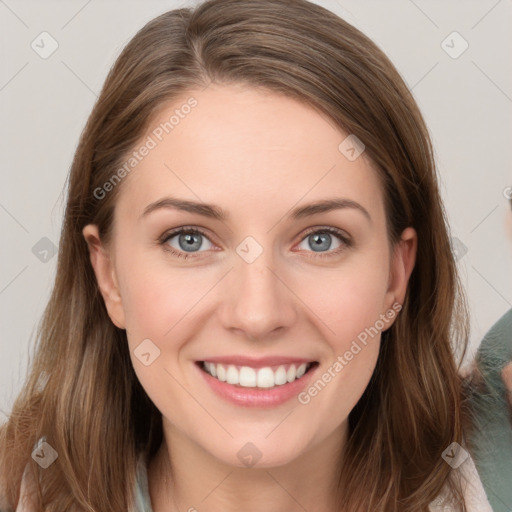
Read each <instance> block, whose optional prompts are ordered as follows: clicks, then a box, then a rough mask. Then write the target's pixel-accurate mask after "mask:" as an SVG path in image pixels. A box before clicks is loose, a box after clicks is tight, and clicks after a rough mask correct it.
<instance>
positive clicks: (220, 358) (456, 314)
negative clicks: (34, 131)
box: [0, 0, 489, 512]
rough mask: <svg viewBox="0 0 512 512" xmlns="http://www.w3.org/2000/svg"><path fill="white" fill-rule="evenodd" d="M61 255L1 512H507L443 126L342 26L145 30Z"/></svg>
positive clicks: (198, 16)
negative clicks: (457, 250)
mask: <svg viewBox="0 0 512 512" xmlns="http://www.w3.org/2000/svg"><path fill="white" fill-rule="evenodd" d="M324 249H327V250H324ZM59 250H60V253H59V262H58V269H57V277H56V282H55V287H54V290H53V294H52V297H51V299H50V303H49V305H48V308H47V310H46V312H45V316H44V319H43V322H42V325H41V331H40V342H39V346H38V353H37V357H36V359H35V361H34V364H33V367H32V369H31V373H30V375H29V378H28V381H27V384H26V386H25V387H24V389H23V391H22V393H21V394H20V396H19V398H18V400H17V401H16V403H15V406H14V408H13V411H12V415H11V417H10V419H9V421H8V422H7V423H6V425H4V426H3V429H2V431H1V437H0V441H1V444H0V446H1V450H0V451H1V457H2V459H1V461H0V467H1V468H2V470H1V473H2V475H3V493H4V494H5V502H6V505H5V507H6V508H11V509H14V508H15V507H16V504H17V506H18V509H17V510H23V507H27V509H30V508H29V507H31V509H32V510H43V508H44V510H47V511H53V510H59V511H62V510H98V511H104V510H109V511H119V512H120V511H126V510H153V511H154V512H161V511H164V510H166V511H170V510H171V511H174V510H189V511H190V510H201V511H202V510H204V511H206V510H207V511H214V510H225V511H227V510H232V509H235V508H236V509H240V508H242V507H243V509H244V510H269V511H271V510H315V511H317V512H322V511H332V510H340V511H341V510H343V511H345V510H347V511H360V510H361V511H363V510H364V511H366V510H379V511H380V510H382V511H424V510H446V507H450V510H478V511H484V510H489V509H488V508H486V507H488V503H487V500H486V498H485V494H482V492H483V491H482V487H481V483H480V481H479V479H478V476H477V474H476V473H475V470H474V465H473V463H472V461H471V458H467V452H465V450H464V448H463V445H464V441H465V435H464V426H463V425H464V417H463V413H462V411H463V408H462V405H461V404H462V400H463V395H462V385H461V379H460V377H459V375H458V373H457V368H458V365H457V362H456V360H455V358H454V356H453V353H452V349H451V343H454V344H455V345H456V346H457V347H459V348H462V349H463V348H464V340H466V339H467V317H466V307H465V302H464V297H463V295H462V291H461V289H460V284H459V280H458V277H457V274H456V266H455V262H454V259H453V257H452V253H451V248H450V242H449V234H448V229H447V224H446V218H445V213H444V209H443V205H442V202H441V198H440V195H439V190H438V185H437V179H436V170H435V163H434V158H433V152H432V148H431V142H430V139H429V136H428V132H427V129H426V127H425V124H424V121H423V119H422V116H421V114H420V112H419V110H418V107H417V105H416V103H415V102H414V100H413V98H412V96H411V94H410V92H409V91H408V90H407V87H406V85H405V84H404V82H403V80H402V79H401V77H400V76H399V74H398V72H397V71H396V70H395V68H394V67H393V65H392V64H391V62H390V61H389V60H388V59H387V57H386V56H385V55H384V54H383V53H382V52H381V51H380V50H379V49H378V48H377V47H376V45H375V44H373V43H372V42H371V41H370V40H369V39H368V38H367V37H365V36H364V35H363V34H362V33H361V32H359V31H358V30H356V29H355V28H354V27H352V26H351V25H349V24H348V23H346V22H345V21H343V20H342V19H340V18H338V17H337V16H335V15H334V14H332V13H330V12H329V11H327V10H325V9H323V8H321V7H319V6H316V5H314V4H311V3H308V2H306V1H302V0H301V1H293V2H292V1H287V0H279V1H269V0H248V1H244V2H238V1H235V0H212V1H208V2H205V3H203V4H201V5H199V6H198V7H197V8H196V9H195V10H189V9H179V10H175V11H170V12H167V13H165V14H163V15H161V16H159V17H158V18H156V19H155V20H153V21H151V22H150V23H148V24H147V25H146V26H145V27H144V28H143V29H142V30H141V31H140V32H139V33H138V34H137V35H136V36H135V37H134V38H133V39H132V40H131V41H130V43H129V44H128V45H127V47H126V48H125V49H124V51H123V52H122V54H121V55H120V57H119V58H118V59H117V61H116V63H115V65H114V67H113V69H112V70H111V72H110V74H109V76H108V77H107V80H106V83H105V85H104V88H103V90H102V92H101V94H100V97H99V99H98V102H97V104H96V105H95V107H94V109H93V112H92V113H91V116H90V118H89V120H88V122H87V125H86V127H85V130H84V132H83V134H82V137H81V140H80V144H79V147H78V149H77V152H76V154H75V158H74V161H73V165H72V168H71V172H70V179H69V190H68V202H67V208H66V213H65V219H64V225H63V231H62V237H61V242H60V249H59ZM196 253H197V254H196ZM23 474H24V477H23V478H22V475H23ZM20 481H23V489H22V491H21V494H22V496H23V497H24V498H23V499H21V500H19V502H18V490H19V485H20ZM37 487H40V489H39V490H37V491H34V489H37ZM33 491H34V492H33ZM478 493H480V496H478ZM25 498H26V500H25Z"/></svg>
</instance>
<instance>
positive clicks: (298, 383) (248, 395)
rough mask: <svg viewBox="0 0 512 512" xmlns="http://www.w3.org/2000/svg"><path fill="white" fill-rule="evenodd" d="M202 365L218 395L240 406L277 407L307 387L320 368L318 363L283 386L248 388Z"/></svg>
mask: <svg viewBox="0 0 512 512" xmlns="http://www.w3.org/2000/svg"><path fill="white" fill-rule="evenodd" d="M200 365H202V363H196V364H195V366H196V367H197V369H198V371H199V373H200V374H201V375H202V376H203V378H204V379H205V381H206V383H207V384H208V385H209V386H210V387H211V389H212V390H213V391H214V392H215V393H217V395H219V396H220V397H222V398H224V399H225V400H227V401H228V402H231V403H233V404H235V405H238V406H240V407H262V408H270V407H276V406H278V405H281V404H284V403H285V402H287V401H288V400H290V399H291V398H293V397H296V396H297V395H298V394H299V393H300V392H301V391H302V390H303V389H304V388H305V387H306V385H307V384H308V383H309V381H310V380H311V378H312V375H313V374H314V373H315V371H316V369H317V368H318V364H316V365H315V366H313V367H312V368H310V369H309V371H308V372H306V373H305V374H304V375H303V376H302V377H301V378H300V379H296V380H294V381H293V382H288V383H287V384H283V385H281V386H275V387H273V388H246V387H243V386H236V385H234V384H228V383H227V382H221V381H220V380H218V379H216V378H215V377H212V376H211V375H210V374H209V373H207V372H206V371H204V370H203V369H202V368H201V367H200Z"/></svg>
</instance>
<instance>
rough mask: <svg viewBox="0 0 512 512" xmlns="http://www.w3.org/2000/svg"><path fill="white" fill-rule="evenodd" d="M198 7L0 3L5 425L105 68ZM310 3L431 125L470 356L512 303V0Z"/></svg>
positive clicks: (0, 379)
mask: <svg viewBox="0 0 512 512" xmlns="http://www.w3.org/2000/svg"><path fill="white" fill-rule="evenodd" d="M242 1H243V0H242ZM194 3H195V2H185V1H181V2H176V1H170V0H167V1H160V0H158V1H157V0H152V1H142V0H141V1H137V2H134V1H106V0H101V1H100V0H89V1H87V0H81V1H75V0H68V1H60V2H57V1H44V2H43V1H23V0H0V33H1V45H0V51H1V63H2V66H1V69H0V108H1V130H2V131H1V134H0V135H1V137H0V144H1V151H0V155H1V164H0V169H1V176H0V225H1V229H2V231H1V233H2V239H1V249H0V254H1V260H0V321H1V339H0V421H1V420H3V419H4V418H5V416H6V414H7V413H8V411H9V410H10V408H11V406H12V403H13V400H14V398H15V396H16V394H17V393H18V392H19V390H20V389H21V386H22V382H23V377H24V375H25V372H26V369H27V364H28V362H29V359H30V358H29V349H32V348H33V345H34V338H33V334H34V328H35V326H36V324H37V322H38V321H39V318H40V316H41V314H42V312H43V309H44V306H45V304H46V301H47V299H48V296H49V292H50V288H51V284H52V281H53V278H54V275H55V269H56V260H57V258H56V257H53V258H52V257H51V252H49V253H48V254H47V255H46V258H48V261H46V262H44V261H41V259H40V258H41V257H42V255H41V254H40V255H39V256H40V257H39V258H38V257H37V256H36V254H34V252H33V251H32V248H33V247H34V245H35V244H37V243H38V242H39V241H40V240H41V238H43V237H47V238H48V239H49V240H51V241H52V242H53V243H54V244H55V245H56V246H57V245H58V241H59V232H60V226H61V219H62V212H63V199H64V196H63V187H64V182H65V179H66V176H67V173H68V170H69V167H70V164H71V160H72V156H73V153H74V151H75V148H76V145H77V142H78V138H79V135H80V132H81V130H82V128H83V126H84V124H85V121H86V119H87V116H88V115H89V113H90V111H91V109H92V106H93V102H94V101H95V99H96V96H97V94H98V93H99V91H100V88H101V86H102V84H103V81H104V79H105V77H106V74H107V72H108V69H109V68H110V66H111V65H112V64H113V62H114V60H115V58H116V56H117V55H118V54H119V52H120V51H121V49H122V48H123V46H124V45H125V44H126V43H127V42H128V40H129V39H130V38H131V37H132V36H133V35H134V34H135V32H136V31H137V30H138V29H139V28H141V27H142V26H143V25H144V24H145V23H146V22H147V21H149V20H150V19H152V18H154V17H155V16H157V15H158V14H161V13H162V12H165V11H167V10H170V9H174V8H177V7H181V6H189V5H193V4H194ZM317 3H319V4H321V5H323V6H324V7H327V8H329V9H331V10H332V11H334V12H336V13H337V14H339V15H340V16H341V17H343V18H345V19H346V20H347V21H348V22H349V23H352V24H353V25H355V26H356V27H358V28H359V29H361V30H362V31H363V32H364V33H365V34H366V35H368V36H369V37H370V38H371V39H373V40H374V41H375V42H376V43H377V44H378V45H379V46H380V47H381V48H382V49H383V50H384V51H385V53H387V55H388V56H389V57H390V58H391V60H392V61H393V62H394V64H395V65H396V67H397V68H398V70H399V72H400V73H401V75H402V76H403V77H404V79H405V80H406V82H407V84H408V85H409V87H410V88H412V90H413V93H414V96H415V98H416V100H417V102H418V104H419V106H420V109H421V110H422V112H423V114H424V116H425V119H426V122H427V125H428V127H429V130H430V132H431V135H432V138H433V142H434V146H435V150H436V155H437V162H438V167H439V172H440V177H441V188H442V194H443V198H444V200H445V204H446V208H447V211H448V216H449V221H450V225H451V229H452V235H453V236H454V237H455V238H457V239H458V240H459V241H460V243H459V242H457V246H458V247H459V248H460V247H465V248H467V253H466V254H465V255H464V256H463V257H461V258H460V259H459V261H458V265H459V268H460V270H461V274H462V278H463V282H464V283H465V286H466V290H467V295H468V298H469V302H470V306H471V311H472V324H471V327H472V333H471V347H472V352H474V350H475V349H476V347H477V346H478V343H479V342H480V340H481V338H482V336H483V335H484V334H485V332H486V331H487V329H488V328H489V327H490V326H491V325H492V324H493V323H494V322H495V321H496V320H497V319H498V318H499V317H500V316H501V315H502V314H503V313H504V312H505V311H507V310H508V309H509V308H510V307H512V279H511V278H512V272H511V269H512V265H511V260H512V244H511V241H512V220H511V217H512V212H511V210H510V207H509V205H508V203H507V200H506V198H505V196H506V193H507V192H506V190H507V187H509V186H512V172H511V169H510V162H511V156H512V154H511V153H512V149H511V146H512V138H511V134H512V129H511V128H512V73H511V65H510V63H511V62H512V38H511V37H510V33H511V26H512V23H511V21H512V1H511V0H499V1H496V0H485V1H484V0H479V1H460V0H459V1H454V0H451V1H441V0H437V1H425V0H414V2H413V1H412V0H400V1H386V2H382V1H361V0H340V1H339V2H337V1H335V0H326V1H317ZM43 31H46V32H48V33H49V34H51V36H52V37H53V38H54V39H55V40H56V41H57V42H58V49H57V50H56V51H55V52H54V53H53V54H52V55H51V56H50V57H48V58H47V59H43V58H41V57H40V56H39V55H38V54H37V53H36V52H35V51H34V50H33V49H32V47H31V43H32V41H34V40H36V43H37V41H40V38H38V36H39V35H40V34H41V32H43ZM453 31H457V32H458V33H459V34H460V35H461V36H462V38H464V40H465V41H467V43H468V44H469V47H468V49H467V50H466V51H465V52H464V53H462V55H460V56H459V57H458V58H452V57H451V56H450V55H448V53H446V51H445V49H443V46H442V42H443V41H446V42H445V43H444V47H445V48H446V45H448V46H451V47H452V48H451V50H449V51H451V52H452V53H453V52H455V51H457V50H459V49H460V48H462V46H461V44H463V42H462V41H461V40H460V39H457V37H458V36H456V37H455V39H454V38H453V36H452V37H449V38H448V39H446V38H447V37H448V36H449V35H450V34H451V33H452V32H453ZM40 45H41V43H40ZM47 48H48V46H47ZM39 243H41V242H39ZM36 247H37V246H36ZM35 252H37V251H35ZM461 254H462V253H461ZM43 256H44V255H43Z"/></svg>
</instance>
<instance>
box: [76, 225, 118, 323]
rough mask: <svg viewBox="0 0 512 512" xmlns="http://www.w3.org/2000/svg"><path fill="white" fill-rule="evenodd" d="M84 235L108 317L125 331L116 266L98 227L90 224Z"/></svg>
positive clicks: (84, 230) (83, 232)
mask: <svg viewBox="0 0 512 512" xmlns="http://www.w3.org/2000/svg"><path fill="white" fill-rule="evenodd" d="M82 234H83V236H84V238H85V241H86V242H87V246H88V247H89V256H90V258H91V264H92V267H93V269H94V273H95V274H96V280H97V281H98V287H99V289H100V293H101V295H102V297H103V300H104V301H105V306H106V308H107V312H108V316H109V317H110V319H111V320H112V322H113V323H114V325H115V326H117V327H119V328H120V329H125V328H126V324H125V315H124V309H123V303H122V300H121V294H120V293H119V286H118V283H117V280H116V276H115V269H114V265H113V263H112V259H111V257H110V255H109V253H108V251H107V250H106V248H105V247H104V246H103V245H102V243H101V240H100V236H99V232H98V226H96V225H95V224H88V225H87V226H85V227H84V229H83V230H82Z"/></svg>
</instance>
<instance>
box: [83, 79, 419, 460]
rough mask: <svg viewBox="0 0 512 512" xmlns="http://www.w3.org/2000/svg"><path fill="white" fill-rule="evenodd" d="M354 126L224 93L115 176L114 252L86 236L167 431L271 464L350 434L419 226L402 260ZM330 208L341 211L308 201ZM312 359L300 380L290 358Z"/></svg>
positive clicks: (286, 104)
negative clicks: (349, 130) (345, 128)
mask: <svg viewBox="0 0 512 512" xmlns="http://www.w3.org/2000/svg"><path fill="white" fill-rule="evenodd" d="M191 97H193V98H194V100H195V101H194V100H190V98H191ZM187 100H188V103H187ZM187 104H188V105H194V106H193V107H191V108H187V107H183V106H184V105H187ZM176 110H177V111H178V112H175V111H176ZM173 115H175V117H174V118H173V120H172V121H171V123H172V125H171V124H167V125H166V128H167V132H168V133H167V132H166V130H165V129H163V128H162V126H165V123H166V122H168V123H169V119H170V118H171V116H173ZM177 119H179V120H178V121H176V120H177ZM348 135H349V134H346V133H341V132H340V131H339V130H338V129H337V128H335V126H334V125H333V123H332V122H330V121H329V120H328V118H327V117H325V116H323V115H321V114H319V113H318V112H317V111H315V110H314V109H312V108H311V107H309V106H306V105H303V104H301V103H299V102H296V101H295V100H292V99H290V98H287V97H283V96H279V95H277V94H274V93H271V92H262V91H261V90H260V91H258V90H256V89H253V88H249V87H242V86H238V85H230V86H218V85H210V86H209V87H208V88H206V89H205V90H204V91H194V92H191V93H190V94H188V95H185V96H183V98H182V99H181V100H179V101H175V102H173V103H172V105H169V106H168V108H167V107H166V108H165V109H164V110H162V111H161V112H160V113H159V115H158V118H157V119H156V120H155V122H154V123H153V124H152V125H151V127H150V129H149V130H148V132H147V133H146V135H145V136H144V138H143V139H142V140H141V143H140V145H138V146H137V147H136V148H134V149H135V150H137V151H138V150H139V148H140V147H141V146H142V145H143V144H145V145H146V147H147V148H149V149H148V150H147V151H145V150H142V151H138V156H136V158H137V164H136V165H135V166H134V167H133V169H131V170H130V172H129V174H127V176H125V177H124V178H123V181H122V183H120V184H117V185H116V186H118V187H121V189H120V195H119V198H118V201H117V203H116V209H115V219H114V232H113V239H112V245H111V246H110V247H109V248H108V250H109V253H108V254H109V256H110V258H108V257H107V256H106V253H104V252H102V251H98V250H97V248H98V247H99V245H97V244H96V245H97V246H96V249H95V244H94V243H92V242H93V241H94V240H96V241H97V239H96V236H97V231H96V228H95V226H93V225H90V226H87V227H86V228H85V229H84V235H85V237H86V239H88V241H89V245H90V248H91V259H92V262H93V265H94V268H95V271H96V275H97V277H98V281H99V284H100V288H101V291H102V294H103V297H104V299H105V302H106V305H107V308H108V311H109V314H110V316H111V318H112V320H113V322H114V323H115V324H116V325H118V326H120V327H123V328H126V331H127V336H128V343H129V348H130V355H131V359H132V363H133V366H134V369H135V372H136V374H137V376H138V378H139V380H140V382H141V384H142V386H143V387H144V389H145V390H146V392H147V394H148V395H149V397H150V398H151V400H152V401H153V402H154V404H155V405H156V407H157V408H158V409H159V410H160V411H161V412H162V414H163V421H164V429H165V430H166V433H167V434H168V435H171V433H176V435H179V436H181V437H182V438H186V439H187V440H189V441H190V442H192V444H193V445H194V446H195V447H196V448H199V449H200V450H201V451H202V452H203V453H206V454H209V455H211V456H213V457H215V458H216V459H217V460H220V461H223V462H224V463H227V464H230V465H236V466H243V465H252V464H254V462H257V464H258V465H259V466H261V467H271V466H276V465H281V464H285V463H287V462H290V461H292V460H293V459H295V458H296V457H298V456H299V455H301V454H306V453H307V452H309V451H310V450H312V449H313V448H315V449H318V447H319V444H320V443H322V442H325V441H326V440H327V439H339V440H340V441H341V440H342V439H343V436H344V434H345V433H346V428H347V418H348V414H349V412H350V411H351V410H352V408H353V407H354V405H355V404H356V403H357V401H358V400H359V398H360V397H361V395H362V394H363V391H364V390H365V388H366V386H367V384H368V382H369V380H370V377H371V375H372V373H373V371H374V368H375V364H376V361H377V356H378V352H379V345H380V332H381V331H384V330H386V329H388V328H389V327H390V326H391V324H392V323H393V321H394V319H395V318H396V316H397V314H398V310H399V309H400V305H399V304H401V303H402V301H403V298H404V295H405V289H406V284H407V279H408V278H409V275H410V272H411V270H412V266H413V264H414V255H415V247H416V240H415V233H414V230H412V228H408V229H407V230H406V231H405V232H404V234H403V239H404V240H405V241H404V243H403V244H401V245H400V246H398V249H397V251H396V252H394V256H393V258H391V253H390V249H389V246H388V242H387V237H386V218H385V212H384V200H383V192H382V190H381V187H380V184H379V181H378V178H377V175H376V172H375V171H374V170H373V169H372V168H371V166H370V163H369V161H368V160H367V158H366V154H365V153H364V151H363V152H362V153H361V154H360V156H357V155H358V152H359V150H361V149H362V148H361V147H357V146H356V147H355V148H354V149H353V150H351V147H353V146H351V145H350V140H351V139H349V140H348V141H345V139H346V138H347V136H348ZM148 137H150V139H151V141H152V142H151V141H150V139H148ZM344 141H345V142H344ZM340 144H341V146H340ZM143 153H144V155H142V154H143ZM132 163H133V162H132ZM106 188H108V186H107V187H106ZM171 200H172V201H179V202H182V207H181V208H180V207H176V206H174V207H173V206H172V203H171ZM327 201H333V202H334V201H336V202H340V203H341V202H342V201H345V203H341V204H342V205H343V204H345V206H344V207H338V208H324V207H322V206H316V207H313V206H311V205H313V204H320V205H321V204H323V203H324V202H327ZM175 204H176V203H175ZM192 204H193V205H194V206H193V207H192V206H191V205H192ZM207 205H208V206H207ZM185 206H186V207H185ZM220 212H222V213H223V215H224V217H222V218H221V216H220ZM183 227H186V228H187V229H196V230H200V231H201V233H199V234H197V233H196V234H194V233H192V234H191V233H188V234H187V233H185V234H181V235H180V234H179V233H178V234H175V233H173V231H175V230H177V229H178V228H183ZM326 230H329V231H326ZM265 358H266V360H264V359H265ZM203 361H207V362H211V363H213V362H215V363H219V364H220V368H219V366H218V365H208V366H209V367H210V368H211V367H212V366H214V368H215V369H214V370H213V371H214V373H216V375H217V376H216V377H214V376H212V375H209V374H207V373H206V372H205V370H204V369H202V368H201V362H203ZM222 362H224V364H221V363H222ZM313 362H314V364H313V365H312V366H311V368H310V369H309V370H308V371H307V372H306V373H305V374H304V375H302V377H300V378H298V379H297V378H296V372H294V371H293V370H292V369H291V364H292V363H295V369H296V370H297V369H298V370H299V374H301V373H302V370H301V369H300V367H301V366H302V369H304V366H303V363H313ZM230 367H231V368H230ZM242 367H243V368H242ZM281 367H282V368H281ZM307 368H309V365H308V366H307ZM239 370H240V371H239ZM224 373H226V375H224ZM237 378H238V379H241V381H242V382H241V383H239V384H235V382H236V379H237ZM219 379H227V382H222V381H221V380H219ZM294 379H295V380H294ZM288 381H290V382H288ZM283 382H286V384H283ZM258 384H259V386H260V387H258ZM249 461H252V462H249Z"/></svg>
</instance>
